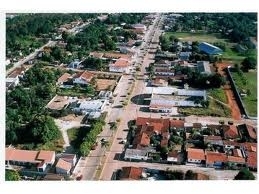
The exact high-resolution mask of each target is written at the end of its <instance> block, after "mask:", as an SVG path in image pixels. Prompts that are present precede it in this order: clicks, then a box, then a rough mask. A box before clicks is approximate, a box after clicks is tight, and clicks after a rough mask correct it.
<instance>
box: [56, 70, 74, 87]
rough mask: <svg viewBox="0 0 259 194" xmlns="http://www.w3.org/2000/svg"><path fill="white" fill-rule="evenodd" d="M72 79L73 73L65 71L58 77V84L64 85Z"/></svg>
mask: <svg viewBox="0 0 259 194" xmlns="http://www.w3.org/2000/svg"><path fill="white" fill-rule="evenodd" d="M70 79H72V76H71V74H69V73H64V74H63V75H62V76H60V78H58V81H57V85H63V84H64V83H66V82H67V81H69V80H70Z"/></svg>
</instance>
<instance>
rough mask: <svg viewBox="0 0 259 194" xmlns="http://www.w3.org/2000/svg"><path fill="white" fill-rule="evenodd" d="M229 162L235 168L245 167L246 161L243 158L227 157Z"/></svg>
mask: <svg viewBox="0 0 259 194" xmlns="http://www.w3.org/2000/svg"><path fill="white" fill-rule="evenodd" d="M227 161H228V163H229V164H230V165H234V166H239V167H241V166H245V164H246V161H245V158H243V157H237V156H227Z"/></svg>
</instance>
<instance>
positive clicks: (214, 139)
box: [204, 135, 223, 146]
mask: <svg viewBox="0 0 259 194" xmlns="http://www.w3.org/2000/svg"><path fill="white" fill-rule="evenodd" d="M204 144H211V145H218V146H223V141H222V138H221V136H214V135H209V136H204Z"/></svg>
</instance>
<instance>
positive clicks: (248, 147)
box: [242, 142, 257, 152]
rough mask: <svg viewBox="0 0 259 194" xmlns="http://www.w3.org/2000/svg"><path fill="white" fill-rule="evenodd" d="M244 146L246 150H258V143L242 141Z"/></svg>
mask: <svg viewBox="0 0 259 194" xmlns="http://www.w3.org/2000/svg"><path fill="white" fill-rule="evenodd" d="M242 146H244V148H245V149H246V151H251V152H257V143H251V142H245V143H242Z"/></svg>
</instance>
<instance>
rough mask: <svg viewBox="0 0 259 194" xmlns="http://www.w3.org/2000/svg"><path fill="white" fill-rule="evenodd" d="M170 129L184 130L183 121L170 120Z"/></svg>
mask: <svg viewBox="0 0 259 194" xmlns="http://www.w3.org/2000/svg"><path fill="white" fill-rule="evenodd" d="M170 127H176V128H184V121H183V120H171V121H170Z"/></svg>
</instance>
